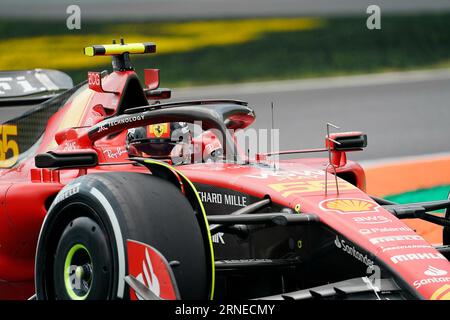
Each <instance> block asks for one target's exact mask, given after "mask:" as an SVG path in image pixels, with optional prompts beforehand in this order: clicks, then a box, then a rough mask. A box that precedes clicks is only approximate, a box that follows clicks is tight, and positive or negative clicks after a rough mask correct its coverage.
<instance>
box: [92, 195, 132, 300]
mask: <svg viewBox="0 0 450 320" xmlns="http://www.w3.org/2000/svg"><path fill="white" fill-rule="evenodd" d="M90 193H91V194H92V195H93V196H94V197H96V198H97V200H98V201H100V203H101V204H102V206H103V208H105V211H106V213H107V214H108V217H109V221H110V222H111V225H112V227H113V232H114V237H115V239H116V245H117V252H118V255H119V257H118V258H119V285H118V288H117V297H119V298H123V294H124V289H125V248H124V245H123V237H122V231H121V230H120V225H119V221H118V220H117V217H116V215H115V213H114V209H113V207H112V206H111V204H110V203H109V202H108V200H107V199H106V197H105V196H104V195H103V194H102V193H101V192H100V191H98V189H96V188H92V189H91V190H90Z"/></svg>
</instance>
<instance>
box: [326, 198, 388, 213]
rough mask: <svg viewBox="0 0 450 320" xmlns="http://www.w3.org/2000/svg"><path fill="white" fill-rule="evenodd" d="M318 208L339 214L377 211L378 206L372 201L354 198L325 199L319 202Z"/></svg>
mask: <svg viewBox="0 0 450 320" xmlns="http://www.w3.org/2000/svg"><path fill="white" fill-rule="evenodd" d="M319 207H320V209H322V210H324V211H334V212H337V213H341V214H349V213H373V212H378V209H379V208H380V206H379V205H378V204H376V203H375V202H373V201H367V200H364V199H354V198H335V199H327V200H324V201H322V202H320V203H319Z"/></svg>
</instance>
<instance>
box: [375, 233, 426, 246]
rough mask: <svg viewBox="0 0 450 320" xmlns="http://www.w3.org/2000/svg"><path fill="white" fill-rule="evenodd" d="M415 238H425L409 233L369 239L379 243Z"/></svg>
mask: <svg viewBox="0 0 450 320" xmlns="http://www.w3.org/2000/svg"><path fill="white" fill-rule="evenodd" d="M414 240H423V238H422V237H421V236H419V235H415V234H407V235H395V236H387V237H378V238H372V239H369V241H370V242H371V243H372V244H379V243H385V242H392V241H414Z"/></svg>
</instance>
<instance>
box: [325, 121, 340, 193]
mask: <svg viewBox="0 0 450 320" xmlns="http://www.w3.org/2000/svg"><path fill="white" fill-rule="evenodd" d="M330 127H333V128H335V129H340V128H339V127H338V126H336V125H334V124H332V123H329V122H327V138H326V140H327V149H328V164H327V166H326V167H325V196H327V194H328V168H329V167H332V168H333V173H334V181H335V182H336V193H337V195H339V183H338V178H337V172H336V166H335V165H334V164H333V163H332V161H331V143H330V142H333V143H335V144H337V145H340V144H341V143H340V142H338V141H336V140H334V139H332V138H330Z"/></svg>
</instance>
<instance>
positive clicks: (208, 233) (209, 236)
mask: <svg viewBox="0 0 450 320" xmlns="http://www.w3.org/2000/svg"><path fill="white" fill-rule="evenodd" d="M144 161H145V162H147V163H152V164H157V165H161V166H163V167H166V168H168V169H169V170H172V171H174V172H176V173H177V174H179V175H180V176H181V177H183V179H185V180H186V181H187V183H189V185H190V186H191V188H192V189H193V190H194V193H195V196H196V198H197V200H198V203H199V204H200V209H201V210H202V215H203V219H204V221H205V225H206V234H207V235H208V240H209V247H210V251H211V267H212V272H211V278H212V279H211V293H210V300H212V299H213V298H214V288H215V285H216V268H215V259H214V248H213V242H212V237H211V232H210V231H209V223H208V218H207V217H206V211H205V207H203V202H202V200H201V199H200V196H199V195H198V191H197V188H195V186H194V184H193V183H192V182H191V180H189V179H188V177H186V176H185V175H184V174H183V173H182V172H181V171H179V170H177V169H175V168H174V167H172V166H169V165H168V164H166V163H164V162H159V161H154V160H151V159H146V160H144Z"/></svg>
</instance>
